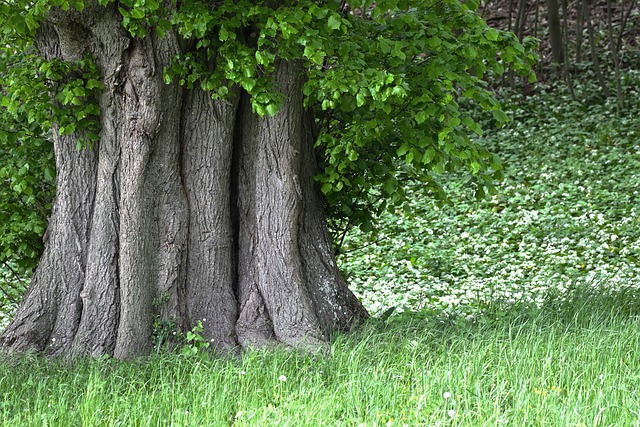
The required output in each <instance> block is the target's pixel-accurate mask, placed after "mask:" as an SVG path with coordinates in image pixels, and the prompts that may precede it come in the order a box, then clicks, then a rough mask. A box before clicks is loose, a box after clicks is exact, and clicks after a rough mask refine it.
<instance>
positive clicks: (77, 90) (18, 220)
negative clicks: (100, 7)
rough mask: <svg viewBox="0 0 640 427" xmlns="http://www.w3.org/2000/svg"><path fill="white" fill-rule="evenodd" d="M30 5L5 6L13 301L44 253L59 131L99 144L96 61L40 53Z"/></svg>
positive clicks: (4, 206)
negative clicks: (54, 138)
mask: <svg viewBox="0 0 640 427" xmlns="http://www.w3.org/2000/svg"><path fill="white" fill-rule="evenodd" d="M26 5H27V3H24V4H23V3H21V2H15V3H14V2H12V3H2V4H0V23H1V24H2V28H3V31H2V33H1V34H0V41H1V43H0V157H1V158H2V159H3V161H2V164H1V165H0V181H1V182H2V184H3V185H2V186H0V269H2V271H3V274H2V276H1V277H0V290H1V291H2V293H3V297H4V298H3V297H0V300H5V299H6V300H8V301H14V300H16V299H17V298H18V297H19V296H20V294H21V293H22V292H23V287H24V284H23V283H22V278H23V277H25V276H27V275H29V273H30V272H31V271H32V269H33V268H34V267H35V265H36V263H37V260H38V258H39V256H40V253H41V252H42V236H43V233H44V230H45V229H46V226H47V219H48V216H49V212H50V210H51V202H52V199H53V195H54V191H55V188H54V181H55V162H54V157H53V147H52V143H51V135H52V132H58V133H59V134H60V135H65V134H71V133H74V132H76V131H77V130H81V131H82V135H83V138H82V139H80V140H79V141H80V143H82V142H83V141H84V142H89V143H90V142H91V141H95V140H97V138H98V134H97V132H98V119H97V118H98V116H99V109H98V107H97V105H96V104H95V103H94V102H91V100H92V99H93V98H94V97H95V95H96V93H97V92H98V91H99V90H100V89H101V88H102V83H100V82H99V81H98V80H97V78H98V70H97V68H96V66H95V64H94V63H93V61H92V60H91V58H83V59H81V60H79V61H77V62H76V63H66V62H63V61H59V60H52V61H46V60H45V59H43V58H42V57H40V56H39V55H38V54H37V50H36V48H35V46H34V40H33V31H34V30H35V28H36V26H37V24H36V22H35V20H34V19H33V18H32V17H30V16H31V15H29V14H28V13H26V10H27V8H26ZM80 148H81V147H80V146H78V149H80Z"/></svg>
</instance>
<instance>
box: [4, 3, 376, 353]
mask: <svg viewBox="0 0 640 427" xmlns="http://www.w3.org/2000/svg"><path fill="white" fill-rule="evenodd" d="M49 21H50V24H46V25H45V26H43V29H42V30H41V33H40V35H39V40H40V49H41V51H42V53H43V55H45V56H47V57H59V58H62V59H66V60H71V59H75V58H78V57H80V56H82V55H83V54H84V53H91V54H93V55H94V56H95V57H96V58H97V62H98V65H99V66H100V68H101V72H102V76H103V82H104V85H105V90H104V92H103V94H102V96H101V98H100V99H99V104H100V107H101V111H102V117H101V123H102V133H101V139H100V141H99V143H97V144H95V145H94V146H93V147H92V148H90V149H85V150H83V151H80V152H78V151H76V150H75V139H74V137H69V136H68V137H56V138H55V149H56V162H57V167H58V178H57V179H58V181H57V195H56V200H55V202H54V210H53V214H52V217H51V221H50V225H49V229H48V231H47V241H46V246H45V252H44V254H43V256H42V259H41V262H40V264H39V266H38V269H37V270H36V273H35V274H34V278H33V281H32V284H31V286H30V289H29V291H28V293H27V295H26V296H25V298H24V300H23V302H22V303H21V305H20V308H19V310H18V313H17V314H16V316H15V318H14V319H13V321H12V322H11V324H10V325H9V326H8V328H7V329H6V330H5V331H4V333H3V334H2V336H0V345H1V346H2V349H3V350H4V351H8V352H23V351H27V350H35V351H42V352H46V353H47V354H65V355H67V354H68V355H90V356H100V355H104V354H108V355H114V356H116V357H119V358H129V357H134V356H138V355H145V354H148V353H149V352H150V351H151V350H152V345H153V344H152V343H153V334H154V332H157V331H154V324H155V325H156V327H157V325H158V324H159V323H161V322H165V323H166V324H173V325H176V326H177V327H178V328H179V329H180V330H181V331H183V332H184V331H187V330H189V329H190V328H192V327H193V326H194V325H195V324H196V323H197V322H198V321H202V323H203V326H204V332H203V335H204V337H205V338H206V339H207V340H208V341H209V342H211V343H212V344H213V346H212V348H215V349H229V348H234V347H236V346H238V345H242V346H264V345H271V344H275V343H282V344H285V345H288V346H310V347H312V348H317V347H318V346H322V345H324V343H325V342H327V340H328V339H329V337H330V334H331V333H333V332H335V331H339V330H342V331H346V330H349V329H350V327H351V326H352V325H353V324H354V323H355V322H358V321H359V320H362V319H364V318H366V316H367V313H366V310H365V309H364V308H363V307H362V305H361V304H360V303H359V302H358V301H357V299H356V298H355V296H354V295H353V294H352V293H351V292H350V291H349V289H348V288H347V285H346V283H345V282H344V280H343V279H342V277H341V276H340V273H339V271H338V269H337V266H336V264H335V260H334V257H333V252H332V250H331V242H330V239H329V236H328V233H327V229H326V222H325V218H324V216H323V209H322V207H323V203H322V198H321V194H320V193H319V191H318V190H317V188H316V185H315V183H314V181H313V174H314V171H315V169H316V165H315V160H314V158H313V142H314V141H313V137H312V132H311V129H312V126H311V124H312V121H310V116H309V113H308V112H307V111H305V110H304V108H303V99H302V91H301V88H302V84H303V77H302V76H303V72H302V71H303V70H302V68H301V67H300V64H297V63H293V62H280V63H279V64H278V68H277V73H276V81H277V83H278V85H279V87H280V89H281V90H282V92H283V94H284V95H285V102H284V106H283V108H282V111H281V112H280V113H279V114H278V115H277V116H275V117H272V118H259V117H258V116H256V115H255V114H253V113H252V112H251V109H250V106H249V98H248V95H247V94H245V93H241V92H240V91H236V92H233V95H232V96H230V97H229V99H227V100H225V101H213V100H211V98H210V96H209V95H208V94H206V93H204V92H203V91H201V90H198V89H193V90H187V89H185V88H183V87H181V86H179V85H177V84H175V83H174V84H170V85H166V84H164V83H163V82H162V69H163V67H164V66H166V65H167V64H168V63H169V61H170V59H171V57H172V55H174V54H175V53H178V52H179V51H180V49H181V47H180V46H179V44H178V43H177V39H176V38H175V37H174V36H172V35H171V34H169V35H168V36H167V37H165V38H163V39H158V38H157V37H155V36H153V35H150V36H149V37H147V38H144V39H134V38H131V37H130V36H129V35H128V34H127V33H126V32H125V31H124V30H123V29H122V28H121V26H120V22H119V21H120V17H119V15H118V12H117V10H116V9H115V8H113V7H108V8H99V7H94V8H87V9H85V10H84V11H83V12H82V13H80V12H61V11H60V12H59V13H52V14H51V17H50V20H49Z"/></svg>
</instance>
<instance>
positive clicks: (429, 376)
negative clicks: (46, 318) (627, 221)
mask: <svg viewBox="0 0 640 427" xmlns="http://www.w3.org/2000/svg"><path fill="white" fill-rule="evenodd" d="M575 295H576V297H575V298H573V299H572V300H571V301H570V303H566V304H565V305H564V306H560V305H558V303H557V302H555V303H551V302H550V303H549V305H548V306H545V307H543V308H542V309H537V308H533V307H524V306H523V307H520V309H519V310H512V311H511V312H509V313H508V314H506V315H502V316H500V317H498V320H496V317H495V316H494V315H487V316H484V317H481V318H480V319H479V320H478V321H475V322H468V321H464V320H456V321H437V320H436V321H430V320H427V319H420V318H419V317H416V316H406V315H405V316H399V317H395V318H393V320H392V321H391V322H390V323H383V322H380V321H375V320H374V321H372V322H371V323H369V324H367V325H365V326H364V327H363V328H362V329H361V330H360V331H359V332H357V333H355V334H352V335H349V336H338V337H336V338H335V339H334V341H333V343H332V345H331V348H330V351H329V353H328V354H323V355H311V354H301V353H297V352H293V351H286V350H278V351H251V352H247V353H245V354H244V355H243V356H242V357H241V358H236V357H210V356H207V355H205V354H202V355H196V356H192V357H182V356H176V355H169V354H162V355H158V356H154V357H153V358H151V360H147V359H145V360H140V361H133V362H123V361H116V360H112V359H101V360H93V361H75V362H67V363H65V362H63V361H59V360H45V359H41V358H37V357H35V356H33V357H27V358H22V359H10V358H8V359H5V360H4V361H3V363H0V396H1V402H2V403H0V424H1V425H2V426H11V427H17V426H46V425H50V426H85V427H86V426H117V425H123V426H164V425H166V426H186V425H190V426H230V425H234V426H265V425H268V426H276V425H277V426H360V425H363V426H403V425H407V426H439V425H442V426H485V425H486V426H496V425H506V426H525V425H526V426H544V425H548V426H581V425H584V426H607V425H611V426H614V425H615V426H621V425H625V426H631V425H640V422H639V413H640V358H638V357H637V349H638V347H639V346H640V328H639V327H638V325H639V320H638V317H636V316H637V314H640V303H639V302H637V301H636V302H633V303H630V302H629V299H627V298H626V297H625V298H623V299H622V300H620V301H615V299H612V298H615V296H609V297H603V298H600V297H598V296H595V295H591V296H589V297H588V298H585V295H584V294H582V293H577V292H575ZM563 307H564V308H563ZM498 312H499V311H498ZM493 314H495V313H493Z"/></svg>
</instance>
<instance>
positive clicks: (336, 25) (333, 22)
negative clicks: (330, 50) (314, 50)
mask: <svg viewBox="0 0 640 427" xmlns="http://www.w3.org/2000/svg"><path fill="white" fill-rule="evenodd" d="M340 24H341V20H340V17H339V16H338V17H336V15H331V16H329V19H328V20H327V26H328V27H329V28H331V29H332V30H338V29H340Z"/></svg>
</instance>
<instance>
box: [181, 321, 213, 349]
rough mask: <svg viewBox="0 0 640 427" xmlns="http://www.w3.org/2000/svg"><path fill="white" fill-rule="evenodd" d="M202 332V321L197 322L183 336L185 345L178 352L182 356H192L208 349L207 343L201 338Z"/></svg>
mask: <svg viewBox="0 0 640 427" xmlns="http://www.w3.org/2000/svg"><path fill="white" fill-rule="evenodd" d="M202 332H204V326H202V320H198V321H197V322H196V325H195V326H194V327H193V328H191V330H190V331H187V334H186V335H185V341H186V344H185V345H184V346H182V349H181V350H180V353H181V354H182V355H185V356H193V355H195V354H198V353H199V352H202V351H204V350H206V349H207V348H209V343H208V342H207V340H205V339H204V337H203V336H202Z"/></svg>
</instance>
